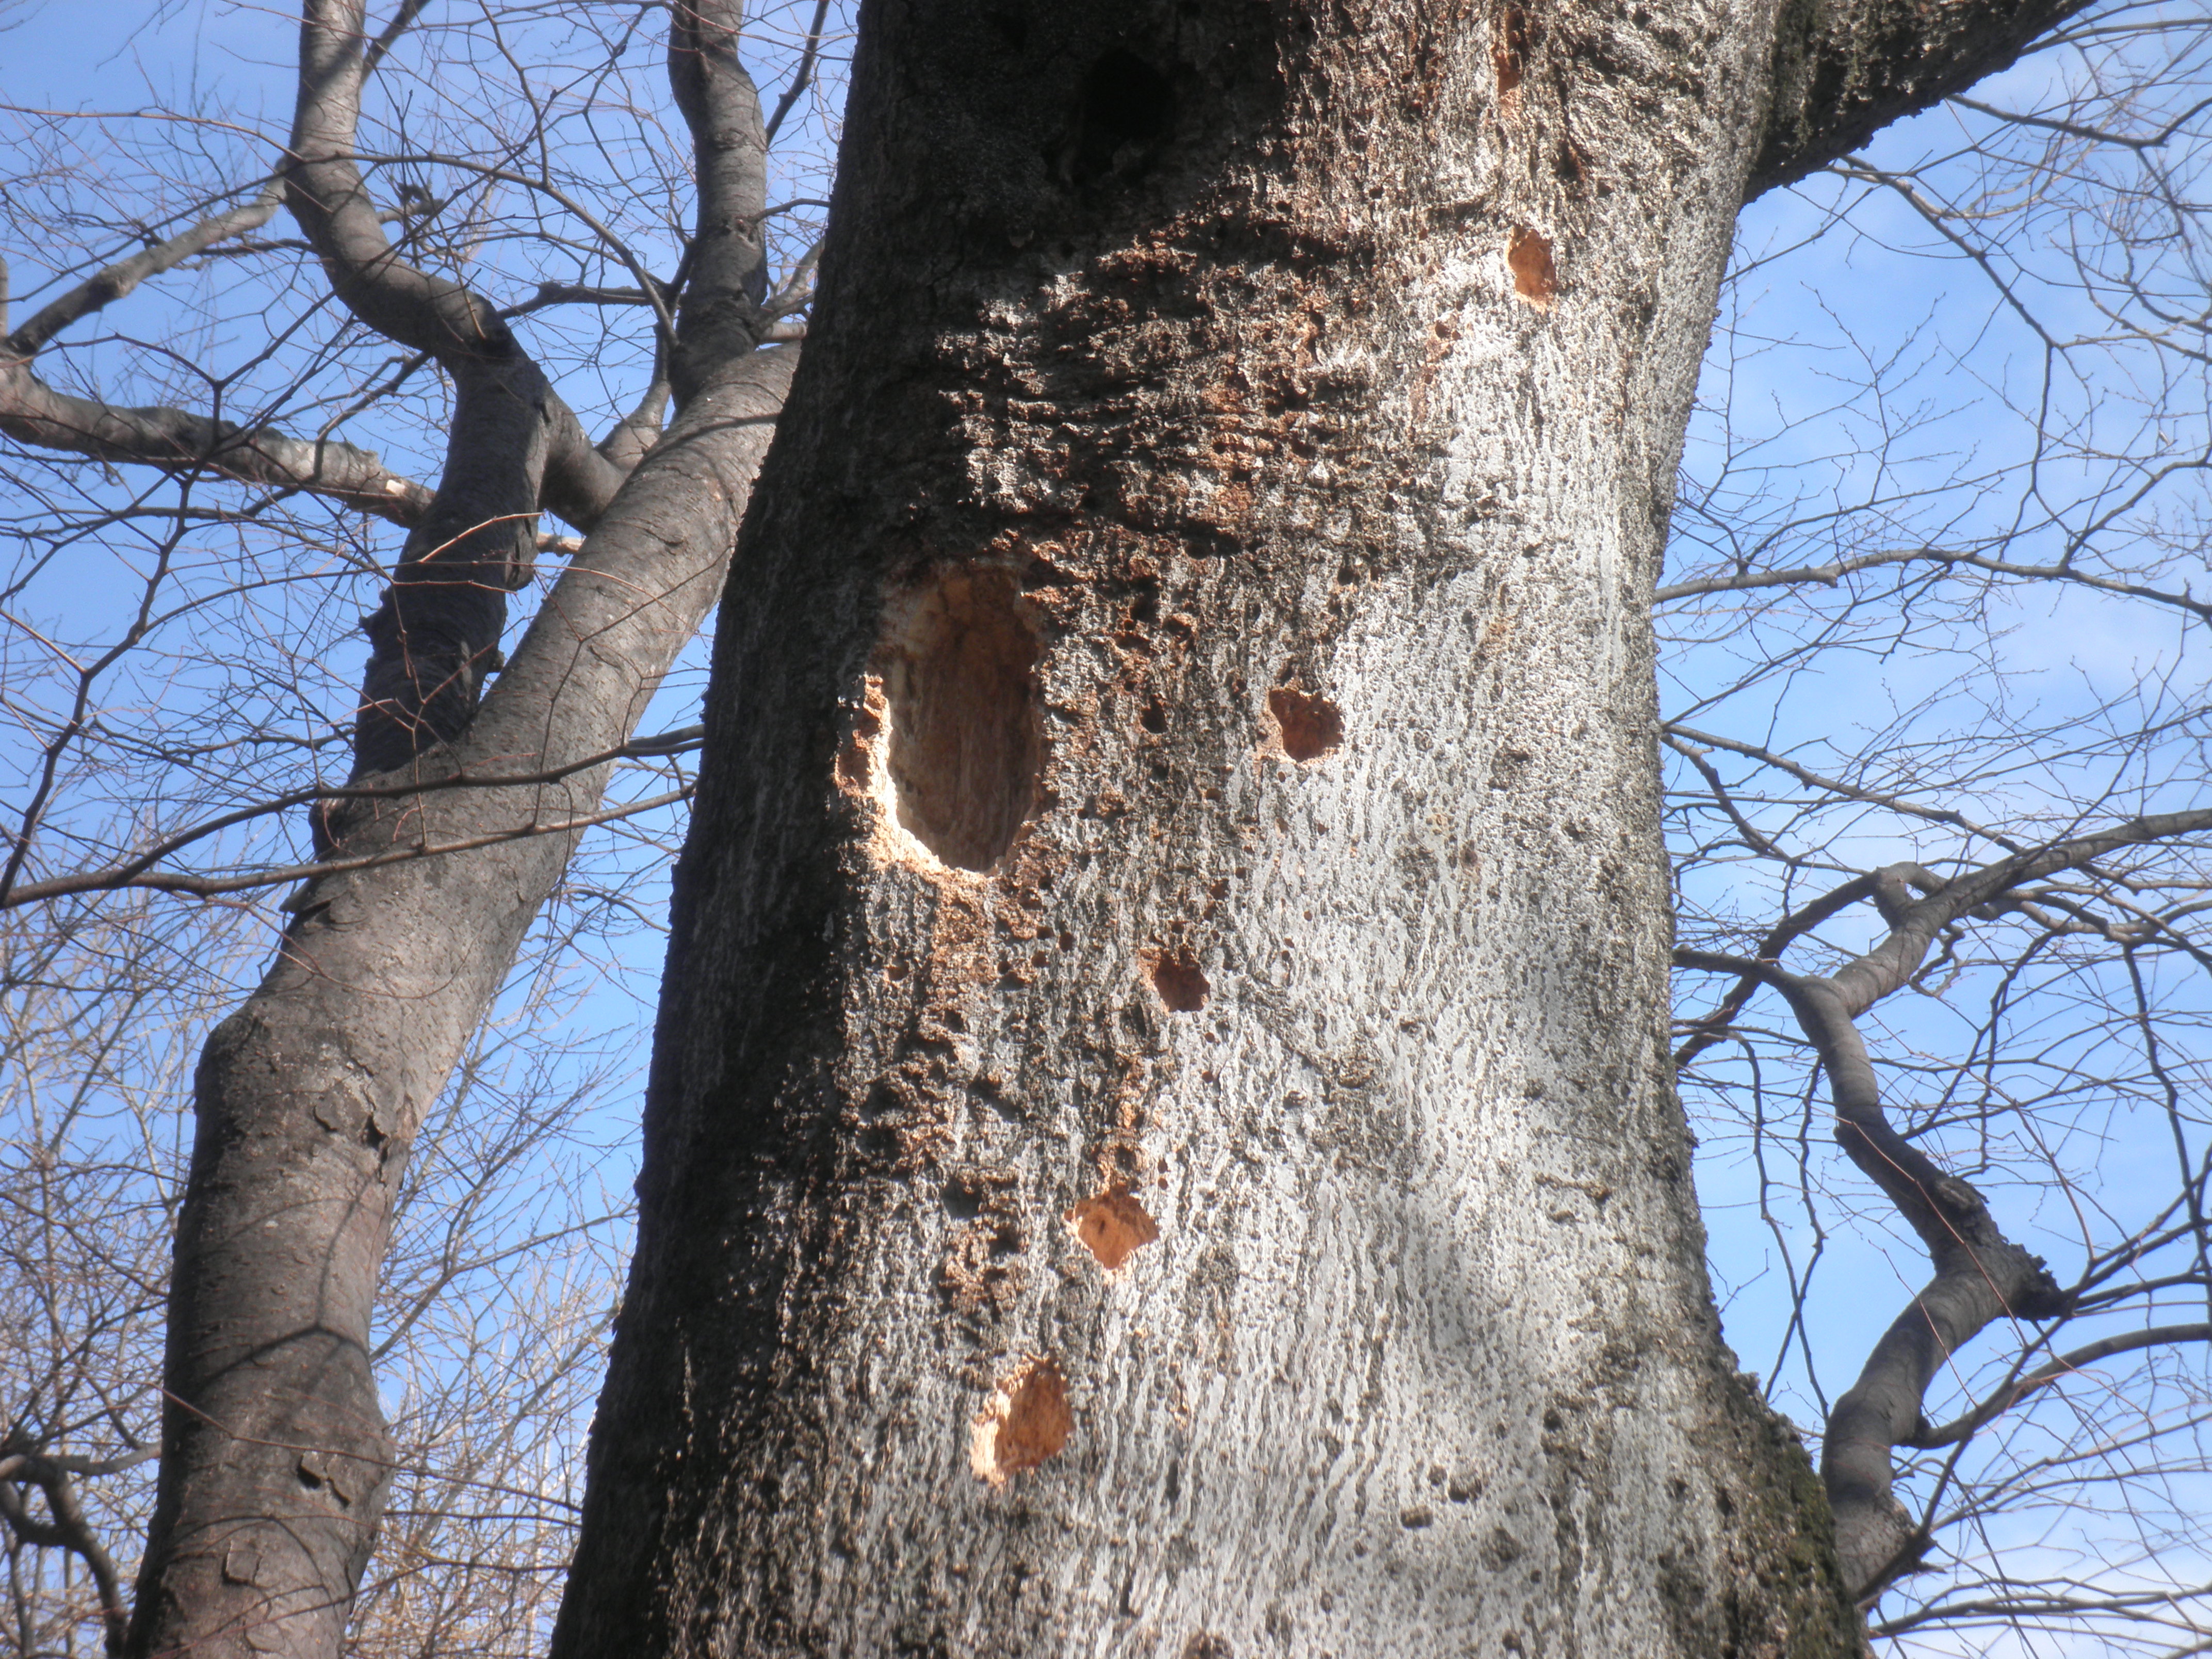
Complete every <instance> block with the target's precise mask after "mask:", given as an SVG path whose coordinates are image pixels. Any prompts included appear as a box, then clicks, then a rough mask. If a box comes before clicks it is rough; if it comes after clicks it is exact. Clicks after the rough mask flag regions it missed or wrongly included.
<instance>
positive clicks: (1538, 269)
mask: <svg viewBox="0 0 2212 1659" xmlns="http://www.w3.org/2000/svg"><path fill="white" fill-rule="evenodd" d="M1505 263H1506V264H1508V265H1510V266H1511V267H1512V270H1513V291H1514V292H1515V293H1516V294H1517V295H1520V296H1521V297H1522V299H1524V300H1526V301H1528V303H1529V304H1530V305H1532V306H1534V307H1536V309H1537V310H1539V311H1549V310H1550V309H1551V308H1552V301H1553V300H1555V299H1557V298H1558V297H1559V270H1558V268H1557V267H1556V266H1555V265H1553V263H1552V245H1551V243H1550V242H1549V241H1547V240H1545V238H1544V237H1542V236H1541V235H1539V234H1537V233H1536V232H1534V231H1533V230H1530V229H1528V228H1526V227H1525V226H1523V227H1520V228H1516V229H1515V231H1514V233H1513V240H1511V241H1510V242H1508V243H1507V244H1506V245H1505Z"/></svg>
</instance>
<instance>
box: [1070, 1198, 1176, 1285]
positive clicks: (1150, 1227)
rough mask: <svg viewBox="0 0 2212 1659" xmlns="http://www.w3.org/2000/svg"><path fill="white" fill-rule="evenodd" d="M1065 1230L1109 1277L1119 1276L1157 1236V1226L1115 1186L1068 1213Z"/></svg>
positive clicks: (1133, 1201)
mask: <svg viewBox="0 0 2212 1659" xmlns="http://www.w3.org/2000/svg"><path fill="white" fill-rule="evenodd" d="M1067 1226H1068V1231H1071V1232H1073V1234H1074V1235H1075V1236H1076V1237H1078V1238H1079V1239H1080V1240H1082V1241H1083V1248H1084V1249H1086V1250H1089V1251H1090V1252H1091V1258H1092V1260H1094V1261H1097V1263H1098V1265H1099V1266H1100V1267H1103V1268H1104V1269H1105V1270H1106V1271H1107V1272H1108V1273H1118V1272H1120V1271H1121V1267H1123V1265H1124V1264H1126V1263H1127V1261H1128V1260H1129V1258H1130V1257H1131V1256H1133V1255H1136V1253H1137V1252H1138V1251H1139V1250H1140V1249H1144V1247H1145V1246H1146V1245H1147V1244H1150V1243H1152V1242H1153V1241H1154V1240H1155V1239H1157V1238H1158V1237H1159V1236H1160V1228H1159V1224H1158V1222H1156V1221H1154V1220H1153V1219H1152V1216H1151V1215H1150V1214H1149V1213H1148V1212H1146V1209H1145V1206H1143V1205H1141V1204H1139V1202H1138V1201H1137V1200H1136V1199H1135V1198H1134V1197H1133V1196H1132V1195H1131V1194H1130V1192H1129V1189H1128V1188H1127V1187H1124V1186H1121V1185H1120V1184H1118V1183H1117V1184H1115V1185H1114V1186H1111V1187H1109V1188H1107V1189H1106V1190H1105V1191H1104V1192H1103V1193H1100V1194H1097V1196H1096V1197H1093V1198H1086V1199H1085V1200H1083V1201H1082V1202H1081V1203H1080V1204H1078V1205H1077V1206H1075V1207H1074V1208H1073V1209H1072V1210H1070V1211H1069V1212H1067Z"/></svg>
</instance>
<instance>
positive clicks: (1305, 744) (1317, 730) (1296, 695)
mask: <svg viewBox="0 0 2212 1659" xmlns="http://www.w3.org/2000/svg"><path fill="white" fill-rule="evenodd" d="M1267 712H1268V714H1272V715H1273V716H1274V720H1275V740H1276V741H1277V742H1278V743H1279V744H1281V746H1282V750H1283V752H1284V753H1285V755H1288V756H1289V757H1291V759H1292V760H1294V761H1300V762H1304V761H1311V760H1319V759H1320V758H1321V757H1322V756H1323V755H1326V754H1328V752H1329V751H1330V750H1333V749H1334V748H1336V747H1337V745H1338V744H1341V743H1342V742H1343V741H1344V714H1343V712H1342V711H1341V710H1340V709H1339V708H1337V706H1336V705H1335V704H1334V703H1333V702H1330V701H1329V700H1328V698H1327V697H1317V696H1313V695H1311V694H1310V693H1308V692H1304V691H1300V690H1297V688H1295V687H1293V686H1288V685H1279V686H1277V687H1276V688H1275V689H1274V690H1272V691H1270V692H1268V693H1267Z"/></svg>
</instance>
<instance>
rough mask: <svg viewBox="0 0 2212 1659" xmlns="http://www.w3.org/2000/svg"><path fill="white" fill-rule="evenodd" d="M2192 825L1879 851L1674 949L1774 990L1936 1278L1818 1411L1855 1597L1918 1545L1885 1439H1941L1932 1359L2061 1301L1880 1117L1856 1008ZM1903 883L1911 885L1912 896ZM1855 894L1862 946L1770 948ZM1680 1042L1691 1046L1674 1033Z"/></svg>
mask: <svg viewBox="0 0 2212 1659" xmlns="http://www.w3.org/2000/svg"><path fill="white" fill-rule="evenodd" d="M2205 829H2212V812H2173V813H2163V814H2159V815H2156V816H2154V817H2143V818H2136V819H2131V820H2130V821H2129V822H2127V823H2123V824H2119V825H2116V826H2115V827H2113V828H2112V829H2107V830H2104V831H2101V832H2099V833H2097V834H2095V835H2091V836H2078V837H2075V839H2073V840H2070V841H2067V842H2060V843H2057V845H2055V846H2052V847H2048V848H2039V849H2034V850H2031V851H2027V852H2023V853H2021V854H2016V855H2015V856H2014V857H2012V858H2009V859H2006V860H2002V862H2000V863H1997V864H1995V865H1992V866H1989V867H1988V868H1987V869H1985V870H1982V871H1978V872H1975V873H1973V874H1972V875H1968V876H1962V877H1959V878H1954V880H1952V881H1949V882H1948V883H1947V882H1942V881H1939V880H1937V879H1936V878H1935V877H1934V876H1932V875H1930V874H1929V872H1926V871H1925V870H1923V869H1921V868H1920V867H1919V866H1916V865H1893V866H1889V867H1887V868H1886V869H1882V870H1879V871H1876V872H1873V873H1872V874H1871V875H1868V876H1863V877H1860V878H1857V880H1855V881H1851V882H1849V883H1846V884H1844V885H1843V886H1842V887H1840V888H1838V889H1837V890H1835V891H1834V892H1832V893H1830V894H1829V895H1827V896H1826V897H1824V898H1822V899H1820V900H1818V901H1816V902H1814V903H1813V904H1812V905H1809V906H1808V907H1807V908H1806V909H1805V910H1804V911H1803V912H1802V913H1801V914H1800V915H1796V916H1793V917H1791V918H1790V919H1788V920H1787V921H1785V922H1784V924H1782V925H1781V926H1779V927H1778V928H1777V929H1776V930H1775V932H1774V933H1773V935H1772V936H1771V941H1770V948H1769V950H1768V951H1767V952H1766V954H1765V955H1763V956H1762V957H1760V958H1759V959H1758V960H1753V959H1751V958H1747V957H1732V956H1724V955H1719V954H1716V953H1714V952H1711V951H1690V950H1678V951H1675V952H1674V960H1675V961H1676V962H1677V963H1679V964H1680V965H1681V966H1683V967H1686V968H1693V969H1703V970H1705V971H1710V972H1713V973H1723V974H1734V975H1739V976H1740V979H1741V981H1742V983H1740V984H1739V986H1738V987H1737V989H1736V990H1735V992H1732V993H1731V994H1730V995H1729V998H1728V1000H1726V1001H1725V1002H1724V1003H1723V1010H1724V1011H1726V1014H1727V1017H1728V1018H1733V1017H1734V1013H1735V1010H1737V1009H1740V1008H1741V1005H1742V1001H1743V1000H1744V993H1743V990H1742V984H1743V983H1757V984H1765V985H1768V986H1771V987H1773V988H1774V989H1776V990H1778V991H1779V992H1780V993H1781V994H1782V995H1783V996H1784V998H1785V999H1786V1000H1788V1002H1789V1004H1790V1012H1792V1013H1793V1014H1795V1015H1796V1018H1797V1022H1798V1024H1799V1025H1800V1026H1801V1027H1802V1029H1803V1030H1804V1032H1805V1036H1806V1039H1807V1040H1808V1042H1811V1043H1812V1044H1813V1046H1814V1049H1815V1050H1816V1051H1817V1052H1818V1053H1819V1054H1820V1064H1821V1067H1822V1069H1823V1070H1824V1071H1826V1073H1827V1074H1828V1081H1829V1089H1830V1092H1831V1097H1832V1100H1833V1102H1834V1104H1835V1110H1836V1121H1837V1127H1836V1140H1837V1143H1838V1145H1839V1146H1842V1148H1843V1149H1844V1153H1845V1155H1846V1156H1848V1157H1849V1158H1850V1160H1851V1162H1852V1163H1853V1164H1857V1166H1858V1168H1859V1170H1860V1171H1861V1172H1862V1173H1863V1174H1864V1175H1865V1176H1867V1178H1868V1179H1869V1180H1870V1181H1872V1182H1874V1183H1875V1186H1877V1187H1878V1188H1881V1192H1882V1194H1883V1195H1884V1196H1885V1197H1887V1199H1888V1200H1890V1202H1891V1203H1893V1205H1895V1206H1897V1209H1898V1212H1899V1214H1900V1215H1901V1216H1902V1217H1903V1218H1905V1222H1906V1224H1907V1225H1910V1226H1911V1229H1912V1231H1913V1232H1914V1233H1915V1234H1916V1235H1917V1236H1918V1237H1919V1239H1920V1242H1921V1243H1922V1244H1923V1246H1925V1247H1926V1249H1927V1251H1928V1255H1929V1261H1931V1263H1932V1264H1933V1266H1934V1267H1935V1277H1934V1278H1933V1279H1931V1280H1930V1281H1929V1284H1928V1285H1926V1287H1925V1288H1923V1290H1922V1291H1920V1293H1919V1294H1918V1295H1917V1296H1916V1297H1913V1299H1912V1302H1911V1305H1910V1306H1908V1307H1907V1308H1906V1309H1905V1311H1904V1312H1903V1313H1901V1314H1900V1315H1899V1316H1898V1317H1897V1319H1896V1320H1895V1321H1894V1322H1892V1324H1891V1325H1890V1327H1889V1328H1888V1330H1887V1331H1886V1332H1885V1333H1884V1334H1883V1335H1882V1337H1881V1340H1880V1341H1879V1342H1878V1343H1876V1344H1875V1349H1874V1352H1873V1353H1872V1354H1871V1355H1869V1358H1868V1359H1867V1363H1866V1364H1865V1366H1864V1367H1863V1370H1861V1371H1860V1373H1859V1377H1858V1381H1857V1383H1855V1384H1853V1386H1852V1387H1851V1388H1850V1389H1849V1390H1848V1391H1847V1392H1845V1393H1844V1395H1841V1396H1840V1397H1839V1398H1838V1400H1837V1401H1836V1403H1835V1405H1834V1406H1833V1407H1832V1408H1831V1409H1830V1411H1829V1413H1828V1421H1827V1428H1826V1436H1825V1437H1824V1439H1823V1442H1822V1448H1821V1455H1820V1474H1821V1480H1822V1483H1823V1485H1824V1486H1826V1491H1827V1494H1828V1504H1829V1508H1830V1509H1831V1510H1832V1512H1833V1513H1834V1516H1835V1523H1836V1548H1837V1553H1838V1557H1839V1558H1840V1559H1841V1561H1842V1564H1843V1567H1844V1577H1845V1581H1846V1582H1847V1583H1849V1584H1850V1588H1851V1593H1852V1595H1854V1596H1856V1597H1857V1598H1858V1599H1859V1600H1861V1601H1865V1600H1868V1599H1869V1598H1871V1597H1873V1596H1875V1595H1879V1594H1881V1591H1882V1590H1883V1589H1885V1588H1887V1585H1888V1584H1889V1583H1891V1581H1892V1580H1893V1579H1895V1578H1896V1577H1899V1575H1900V1574H1902V1573H1905V1572H1909V1571H1911V1569H1912V1567H1913V1565H1915V1564H1916V1563H1917V1561H1918V1560H1919V1559H1920V1558H1921V1556H1922V1554H1923V1553H1924V1552H1925V1550H1926V1547H1927V1543H1928V1541H1927V1539H1926V1537H1925V1536H1924V1534H1922V1533H1921V1531H1920V1529H1919V1528H1918V1527H1917V1525H1916V1524H1915V1522H1913V1520H1912V1517H1911V1516H1910V1515H1909V1514H1908V1513H1907V1512H1906V1511H1905V1507H1904V1505H1903V1504H1900V1503H1899V1502H1898V1499H1897V1497H1896V1494H1895V1491H1894V1470H1893V1467H1892V1463H1891V1460H1890V1449H1891V1448H1892V1447H1893V1446H1917V1445H1929V1444H1936V1443H1942V1438H1943V1435H1942V1433H1941V1432H1939V1431H1931V1430H1930V1429H1929V1427H1928V1425H1927V1424H1926V1422H1925V1421H1924V1419H1923V1416H1922V1401H1923V1400H1924V1399H1925V1397H1926V1395H1927V1392H1928V1387H1929V1383H1932V1382H1933V1381H1934V1380H1935V1377H1936V1373H1937V1372H1938V1370H1941V1369H1942V1366H1943V1364H1945V1363H1946V1361H1948V1358H1950V1356H1951V1355H1952V1354H1953V1353H1954V1352H1957V1350H1958V1349H1959V1348H1960V1347H1961V1346H1964V1345H1965V1344H1966V1343H1967V1342H1969V1341H1971V1340H1972V1339H1973V1338H1974V1337H1975V1336H1976V1335H1977V1334H1979V1333H1980V1332H1981V1331H1982V1330H1984V1328H1987V1327H1988V1326H1989V1325H1990V1324H1992V1323H1993V1322H1996V1321H1997V1320H1999V1319H2002V1318H2006V1317H2012V1318H2016V1319H2050V1318H2056V1317H2057V1316H2059V1315H2061V1314H2063V1313H2064V1312H2065V1311H2066V1310H2067V1308H2068V1305H2069V1300H2068V1297H2067V1296H2066V1293H2065V1292H2064V1291H2062V1290H2061V1289H2060V1287H2059V1285H2058V1284H2057V1280H2056V1279H2053V1278H2052V1277H2051V1273H2050V1271H2049V1269H2048V1267H2046V1266H2045V1262H2044V1261H2043V1259H2042V1258H2041V1257H2040V1256H2037V1255H2030V1254H2029V1253H2028V1252H2027V1250H2025V1249H2021V1247H2020V1246H2019V1245H2017V1244H2015V1243H2013V1242H2012V1241H2011V1240H2009V1239H2008V1238H2007V1237H2005V1236H2004V1233H2003V1231H2002V1229H2001V1228H2000V1227H1999V1226H1998V1225H1997V1223H1996V1218H1995V1217H1993V1216H1992V1215H1991V1214H1990V1211H1989V1206H1988V1205H1987V1203H1986V1202H1985V1201H1984V1199H1983V1198H1982V1195H1981V1194H1980V1193H1978V1191H1976V1190H1975V1188H1973V1186H1972V1184H1971V1183H1969V1182H1965V1181H1961V1180H1960V1179H1959V1178H1958V1177H1957V1176H1953V1175H1949V1174H1947V1173H1946V1172H1945V1171H1944V1170H1942V1169H1940V1168H1939V1167H1937V1165H1936V1164H1935V1163H1933V1162H1932V1161H1931V1160H1930V1159H1929V1158H1928V1156H1927V1155H1926V1154H1925V1153H1923V1152H1921V1151H1920V1150H1919V1148H1918V1147H1917V1146H1914V1145H1913V1144H1912V1143H1911V1141H1910V1140H1907V1139H1905V1137H1904V1136H1902V1135H1900V1134H1899V1133H1897V1131H1896V1129H1895V1128H1894V1127H1892V1126H1891V1124H1890V1121H1889V1118H1888V1115H1887V1113H1886V1112H1885V1111H1884V1110H1883V1109H1882V1103H1881V1085H1880V1080H1879V1079H1878V1078H1877V1076H1876V1074H1875V1069H1874V1065H1873V1062H1872V1061H1871V1060H1869V1057H1868V1054H1867V1049H1866V1044H1865V1042H1864V1040H1863V1038H1862V1037H1861V1036H1860V1035H1859V1031H1858V1027H1857V1019H1858V1017H1859V1016H1860V1015H1862V1014H1863V1013H1865V1012H1867V1010H1869V1008H1871V1007H1873V1006H1874V1005H1875V1003H1877V1002H1879V1001H1880V1000H1881V999H1883V998H1884V997H1887V996H1888V995H1890V994H1893V993H1894V992H1896V991H1899V990H1901V989H1902V988H1904V987H1905V985H1907V984H1909V983H1910V982H1911V980H1912V977H1913V975H1915V974H1916V973H1917V972H1918V971H1919V969H1920V965H1921V963H1923V962H1924V961H1925V960H1926V958H1927V954H1928V951H1929V947H1930V945H1932V944H1933V943H1934V941H1935V939H1936V936H1937V935H1938V934H1939V933H1941V932H1942V930H1943V929H1944V928H1945V927H1950V926H1951V925H1953V924H1954V923H1955V922H1957V921H1960V919H1961V918H1963V917H1966V916H1969V915H1973V914H1974V913H1975V912H1976V911H1978V910H1980V909H1981V908H1984V907H1985V906H1987V905H1990V904H1991V903H1994V902H1997V901H1999V900H2001V899H2002V898H2003V897H2004V896H2005V895H2006V894H2008V893H2009V892H2011V891H2012V890H2015V888H2017V887H2019V886H2020V885H2021V884H2023V883H2026V882H2030V881H2035V880H2039V879H2040V878H2044V877H2045V876H2049V875H2051V874H2054V873H2056V872H2058V871H2062V870H2067V869H2071V868H2075V867H2076V866H2081V865H2083V864H2087V863H2090V862H2092V861H2093V860H2096V859H2098V858H2100V857H2102V856H2104V855H2106V854H2110V853H2112V852H2114V851H2116V850H2118V848H2122V847H2127V846H2139V845H2142V844H2144V843H2147V842H2155V841H2161V840H2166V839H2169V838H2171V837H2173V836H2187V835H2195V834H2199V833H2202V832H2203V831H2204V830H2205ZM1914 889H1917V890H1920V891H1921V892H1922V893H1923V894H1925V895H1926V896H1925V897H1923V898H1921V899H1918V900H1917V901H1916V900H1915V899H1914V898H1913V896H1912V893H1913V890H1914ZM1861 900H1871V901H1872V902H1874V903H1875V906H1876V907H1877V908H1879V909H1880V910H1881V914H1882V917H1883V920H1885V921H1887V922H1888V923H1889V924H1890V931H1889V933H1888V934H1887V936H1886V937H1885V938H1884V939H1882V940H1881V943H1880V944H1878V945H1875V947H1874V949H1872V950H1870V951H1867V952H1865V953H1864V954H1863V955H1861V956H1860V957H1857V958H1855V959H1854V960H1852V961H1851V962H1850V963H1845V964H1844V966H1843V967H1842V968H1840V969H1838V970H1837V971H1836V972H1835V973H1833V974H1828V975H1820V974H1794V973H1790V972H1789V971H1787V970H1785V969H1783V968H1781V967H1779V966H1778V965H1777V964H1776V963H1775V962H1774V961H1772V960H1771V957H1772V956H1774V955H1778V954H1779V951H1780V946H1781V944H1782V943H1783V942H1784V941H1786V939H1790V938H1794V937H1796V936H1797V935H1798V934H1800V933H1803V932H1805V931H1807V930H1808V928H1809V927H1812V926H1814V925H1816V924H1817V921H1818V920H1819V919H1820V918H1823V917H1826V916H1829V915H1834V914H1836V913H1837V912H1838V910H1840V909H1841V908H1844V905H1845V904H1847V903H1855V902H1859V901H1861ZM1685 1052H1686V1053H1687V1052H1694V1050H1693V1049H1692V1048H1689V1047H1688V1045H1686V1050H1685ZM2039 1380H2040V1379H2039ZM2021 1392H2022V1393H2024V1392H2025V1390H2022V1391H2021ZM2014 1397H2015V1398H2017V1397H2018V1396H2017V1395H2015V1396H2014Z"/></svg>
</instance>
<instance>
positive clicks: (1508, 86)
mask: <svg viewBox="0 0 2212 1659" xmlns="http://www.w3.org/2000/svg"><path fill="white" fill-rule="evenodd" d="M1490 62H1491V66H1492V68H1494V69H1495V70H1497V71H1498V96H1499V97H1500V98H1503V97H1504V95H1505V94H1507V93H1509V92H1510V91H1512V90H1513V88H1516V87H1517V86H1519V85H1520V84H1521V76H1522V73H1523V71H1524V70H1525V68H1526V66H1527V64H1528V13H1527V12H1525V11H1522V10H1521V9H1519V8H1517V7H1514V6H1508V7H1507V8H1506V9H1504V11H1502V12H1500V13H1498V28H1497V31H1496V33H1493V34H1492V37H1491V46H1490Z"/></svg>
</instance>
